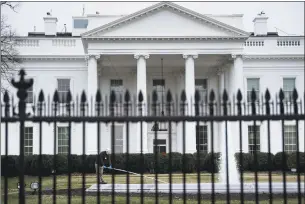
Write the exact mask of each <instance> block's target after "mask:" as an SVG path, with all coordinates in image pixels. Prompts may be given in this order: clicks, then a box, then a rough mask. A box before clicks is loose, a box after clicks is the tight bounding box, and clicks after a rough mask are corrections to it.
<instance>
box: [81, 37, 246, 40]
mask: <svg viewBox="0 0 305 204" xmlns="http://www.w3.org/2000/svg"><path fill="white" fill-rule="evenodd" d="M83 39H88V40H102V41H131V40H142V41H152V40H160V41H164V40H170V41H177V40H180V41H181V40H187V41H194V40H203V41H211V40H221V41H223V40H243V41H245V40H246V39H248V37H247V36H246V37H243V36H93V37H91V36H88V37H87V36H84V37H83Z"/></svg>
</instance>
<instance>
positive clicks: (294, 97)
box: [292, 89, 305, 203]
mask: <svg viewBox="0 0 305 204" xmlns="http://www.w3.org/2000/svg"><path fill="white" fill-rule="evenodd" d="M297 99H298V92H297V90H296V89H294V90H293V93H292V100H293V113H294V114H295V115H298V113H299V112H298V104H297ZM295 123H296V124H295V126H296V127H295V128H296V137H297V141H296V145H297V155H296V156H297V158H296V159H297V180H298V203H301V202H302V194H301V175H300V171H301V168H300V147H299V145H300V141H299V120H298V119H296V120H295ZM304 148H305V146H304ZM304 190H305V189H304Z"/></svg>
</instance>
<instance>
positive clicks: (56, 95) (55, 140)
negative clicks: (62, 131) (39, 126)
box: [53, 90, 59, 204]
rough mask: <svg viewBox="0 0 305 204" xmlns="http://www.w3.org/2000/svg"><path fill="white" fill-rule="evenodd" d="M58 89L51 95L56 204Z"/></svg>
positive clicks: (54, 195)
mask: <svg viewBox="0 0 305 204" xmlns="http://www.w3.org/2000/svg"><path fill="white" fill-rule="evenodd" d="M58 101H59V97H58V91H57V90H56V91H55V93H54V96H53V102H54V104H53V105H54V107H53V108H54V110H53V111H54V117H55V120H54V146H53V204H56V194H57V192H56V174H57V172H56V146H57V124H56V117H57V108H58Z"/></svg>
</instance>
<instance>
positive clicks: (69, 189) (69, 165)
mask: <svg viewBox="0 0 305 204" xmlns="http://www.w3.org/2000/svg"><path fill="white" fill-rule="evenodd" d="M71 101H72V96H71V92H70V90H69V91H68V94H67V104H66V110H67V114H68V117H71ZM68 143H69V146H68V204H71V170H72V161H71V146H72V143H71V120H69V122H68Z"/></svg>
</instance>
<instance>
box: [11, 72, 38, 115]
mask: <svg viewBox="0 0 305 204" xmlns="http://www.w3.org/2000/svg"><path fill="white" fill-rule="evenodd" d="M18 75H19V76H20V79H19V81H18V82H16V81H15V80H14V79H12V85H13V86H14V87H15V88H16V89H18V91H17V96H18V98H19V107H18V108H19V117H20V118H25V117H26V113H25V111H26V103H25V99H26V97H27V96H28V93H27V89H29V88H31V87H32V86H33V83H34V80H33V79H27V80H26V79H25V78H24V77H25V75H26V73H25V71H24V70H23V69H21V70H20V71H19V74H18Z"/></svg>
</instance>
